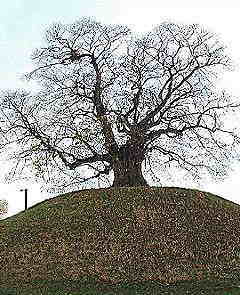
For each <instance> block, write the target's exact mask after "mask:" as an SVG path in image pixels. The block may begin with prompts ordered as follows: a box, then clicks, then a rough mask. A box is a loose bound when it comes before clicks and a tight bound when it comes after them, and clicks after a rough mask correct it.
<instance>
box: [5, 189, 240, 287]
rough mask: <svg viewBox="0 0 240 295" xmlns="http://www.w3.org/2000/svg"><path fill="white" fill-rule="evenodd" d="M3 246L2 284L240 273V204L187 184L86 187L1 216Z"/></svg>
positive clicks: (173, 279)
mask: <svg viewBox="0 0 240 295" xmlns="http://www.w3.org/2000/svg"><path fill="white" fill-rule="evenodd" d="M0 249H1V252H0V265H1V268H0V285H2V286H3V285H10V286H14V285H19V283H20V282H27V281H32V280H63V279H64V280H66V279H69V280H77V279H78V278H79V277H82V276H92V277H95V278H96V280H99V281H108V282H112V283H117V282H128V281H131V282H133V281H145V280H158V281H161V282H163V283H167V282H176V281H180V280H190V279H192V278H197V279H203V278H204V276H205V275H207V276H218V277H223V276H226V274H230V273H231V272H232V271H233V270H237V271H239V270H240V259H239V256H240V206H239V205H237V204H234V203H233V202H230V201H227V200H225V199H223V198H220V197H218V196H215V195H212V194H210V193H205V192H200V191H197V190H189V189H181V188H157V187H138V188H119V189H116V188H104V189H92V190H83V191H78V192H72V193H68V194H64V195H59V196H57V197H55V198H52V199H49V200H46V201H43V202H41V203H39V204H37V205H34V206H33V207H31V208H29V209H28V210H26V211H25V212H21V213H20V214H17V215H15V216H13V217H10V218H7V219H5V220H2V221H0Z"/></svg>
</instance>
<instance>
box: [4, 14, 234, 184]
mask: <svg viewBox="0 0 240 295" xmlns="http://www.w3.org/2000/svg"><path fill="white" fill-rule="evenodd" d="M32 60H33V63H34V70H33V71H31V72H30V73H28V74H26V79H29V80H34V81H37V82H38V84H39V86H40V90H39V91H37V92H35V93H30V92H27V91H25V90H4V91H2V93H1V98H2V99H1V104H0V119H1V140H2V143H1V146H0V147H1V149H2V152H4V151H6V150H11V151H13V152H12V154H11V155H12V159H14V161H15V162H14V163H15V164H14V165H13V169H12V170H11V172H10V177H11V179H13V178H14V176H15V175H24V176H25V175H26V173H27V172H24V171H30V172H31V173H32V175H34V176H35V177H43V178H44V180H45V181H46V183H50V184H51V186H52V187H55V188H57V187H58V188H61V189H67V188H68V187H69V186H71V187H72V188H73V187H75V188H79V187H81V186H82V185H83V184H84V183H86V184H90V185H91V184H92V185H96V184H97V183H98V184H99V185H100V186H103V185H104V186H106V185H113V186H137V185H147V184H148V182H147V181H146V177H145V175H147V176H149V177H151V178H152V179H153V181H154V182H155V183H157V182H158V181H159V180H160V179H161V177H163V175H164V173H165V172H166V171H175V172H173V173H177V171H184V172H186V175H187V176H188V177H192V178H193V179H195V180H197V179H201V178H202V177H203V176H206V177H209V176H211V177H214V178H219V177H220V178H221V177H223V176H224V175H225V173H226V172H227V170H228V168H229V167H230V164H231V162H232V160H234V159H236V158H237V155H238V145H239V137H238V135H237V133H236V132H235V131H234V130H228V129H226V128H225V125H224V122H225V119H224V118H225V115H227V114H231V113H232V111H234V110H238V107H239V106H238V103H236V102H234V101H233V99H232V98H231V96H230V95H227V94H226V93H225V92H223V91H222V92H221V91H218V90H217V88H216V87H215V86H216V83H217V81H218V80H217V79H218V78H219V77H220V75H221V73H222V72H223V70H231V69H232V67H233V66H232V61H231V59H230V57H228V55H227V54H226V49H225V46H224V45H223V44H222V43H221V42H220V41H219V40H218V38H217V36H216V35H215V34H214V33H211V32H209V31H207V30H205V29H203V28H202V27H201V26H199V25H195V24H194V25H181V24H174V23H162V24H160V25H159V26H157V27H155V28H154V29H153V30H152V31H151V32H147V33H144V34H136V33H133V32H132V31H131V30H130V29H129V28H128V27H126V26H122V25H105V24H102V23H100V22H97V21H95V20H93V19H90V18H82V19H80V20H79V21H76V22H74V23H73V24H67V25H65V24H60V23H58V24H53V25H52V26H50V27H49V29H48V30H47V31H46V34H45V40H44V45H43V47H41V48H38V49H36V50H35V51H34V52H33V54H32ZM31 173H30V174H31Z"/></svg>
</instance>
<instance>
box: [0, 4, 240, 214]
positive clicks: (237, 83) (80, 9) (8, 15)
mask: <svg viewBox="0 0 240 295" xmlns="http://www.w3.org/2000/svg"><path fill="white" fill-rule="evenodd" d="M3 3H4V4H3ZM239 8H240V3H239V4H238V1H236V0H232V1H231V0H228V1H221V0H218V1H216V0H211V1H209V0H201V1H191V0H181V1H179V0H172V1H165V0H164V1H161V0H156V1H154V0H148V1H142V0H120V1H117V0H95V1H94V0H87V1H86V0H68V1H59V0H51V1H49V0H41V1H32V0H11V1H2V2H1V10H0V45H1V47H0V61H1V67H0V88H2V89H3V88H28V87H29V88H31V87H34V85H26V84H25V83H24V82H22V81H21V80H20V79H19V78H20V77H21V74H22V73H25V72H26V71H29V70H30V69H31V68H32V65H31V61H30V54H31V52H32V50H33V49H34V48H36V47H40V46H41V45H42V44H43V43H42V38H43V34H44V31H45V30H46V29H47V28H48V26H49V25H50V24H52V23H53V22H59V21H61V22H63V23H72V22H74V21H75V20H76V19H78V18H81V17H84V16H92V17H95V18H96V19H97V20H99V21H102V22H104V23H120V24H127V25H129V26H130V27H131V28H132V29H134V30H136V31H146V30H151V28H152V27H153V26H155V25H158V24H160V23H161V22H164V21H171V22H180V23H185V24H190V23H199V24H201V25H202V26H204V27H205V28H207V29H209V30H211V31H214V32H215V33H217V34H218V35H219V36H220V38H221V39H222V40H223V41H224V43H225V44H226V45H227V46H228V48H229V54H230V55H231V56H232V58H233V60H234V61H235V63H236V64H237V65H238V66H237V68H236V71H235V72H227V73H225V75H224V77H223V79H222V81H221V83H220V86H219V87H223V88H225V89H227V91H228V92H229V93H231V94H232V95H233V96H234V97H239V99H240V34H239V28H240V9H239ZM233 168H234V172H233V173H231V174H230V175H229V177H228V178H227V179H226V180H224V181H223V182H221V183H217V184H216V183H211V182H209V183H203V184H202V185H201V187H200V188H201V189H202V190H205V191H209V192H212V193H215V194H218V195H220V196H222V197H224V198H226V199H229V200H232V201H234V202H236V203H239V204H240V195H239V193H238V191H239V185H238V184H239V180H240V163H237V162H236V164H235V165H234V167H233ZM1 173H3V170H1ZM167 185H169V186H171V183H168V184H167ZM25 187H27V188H28V189H29V192H28V199H29V201H28V203H29V206H32V205H34V204H35V203H37V202H40V201H42V200H44V199H45V198H46V194H43V193H42V194H41V193H40V185H39V184H34V185H31V184H24V183H21V182H20V183H18V184H11V185H9V184H4V183H2V184H1V183H0V199H7V200H8V202H9V213H8V214H7V215H6V217H8V216H11V215H14V214H16V213H18V212H20V211H22V210H23V209H24V193H23V192H20V189H22V188H25Z"/></svg>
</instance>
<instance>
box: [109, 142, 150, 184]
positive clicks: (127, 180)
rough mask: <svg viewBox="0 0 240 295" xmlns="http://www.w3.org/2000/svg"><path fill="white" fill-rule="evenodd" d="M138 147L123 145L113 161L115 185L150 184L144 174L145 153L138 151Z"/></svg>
mask: <svg viewBox="0 0 240 295" xmlns="http://www.w3.org/2000/svg"><path fill="white" fill-rule="evenodd" d="M138 150H139V147H138V148H133V147H131V148H129V147H126V146H124V147H122V149H121V150H120V153H119V154H118V155H117V156H116V157H115V159H114V161H113V171H114V181H113V185H112V186H113V187H121V186H128V187H130V186H148V184H147V182H146V180H145V179H144V177H143V175H142V167H141V164H142V161H143V159H144V156H143V154H141V153H139V152H137V151H138Z"/></svg>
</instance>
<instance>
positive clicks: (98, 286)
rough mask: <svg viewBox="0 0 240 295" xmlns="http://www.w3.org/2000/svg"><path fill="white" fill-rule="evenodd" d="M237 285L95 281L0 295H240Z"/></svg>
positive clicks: (46, 284) (38, 285)
mask: <svg viewBox="0 0 240 295" xmlns="http://www.w3.org/2000/svg"><path fill="white" fill-rule="evenodd" d="M239 285H240V282H239V280H238V281H236V280H235V281H234V280H232V281H209V280H204V281H185V282H179V283H177V284H174V285H163V284H161V283H160V282H157V281H146V282H141V283H138V282H135V283H124V284H123V283H122V284H115V285H113V284H108V283H100V282H96V281H94V280H89V279H88V280H86V279H82V280H79V281H67V280H66V281H34V282H31V283H29V284H28V285H25V286H21V287H20V286H19V287H15V288H0V295H20V294H21V295H45V294H46V295H53V294H54V295H80V294H81V295H82V294H86V295H115V294H117V295H132V294H138V295H140V294H142V295H144V294H146V295H148V294H149V295H151V294H180V295H181V294H196V295H199V294H215V295H237V294H240V288H238V286H239Z"/></svg>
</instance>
